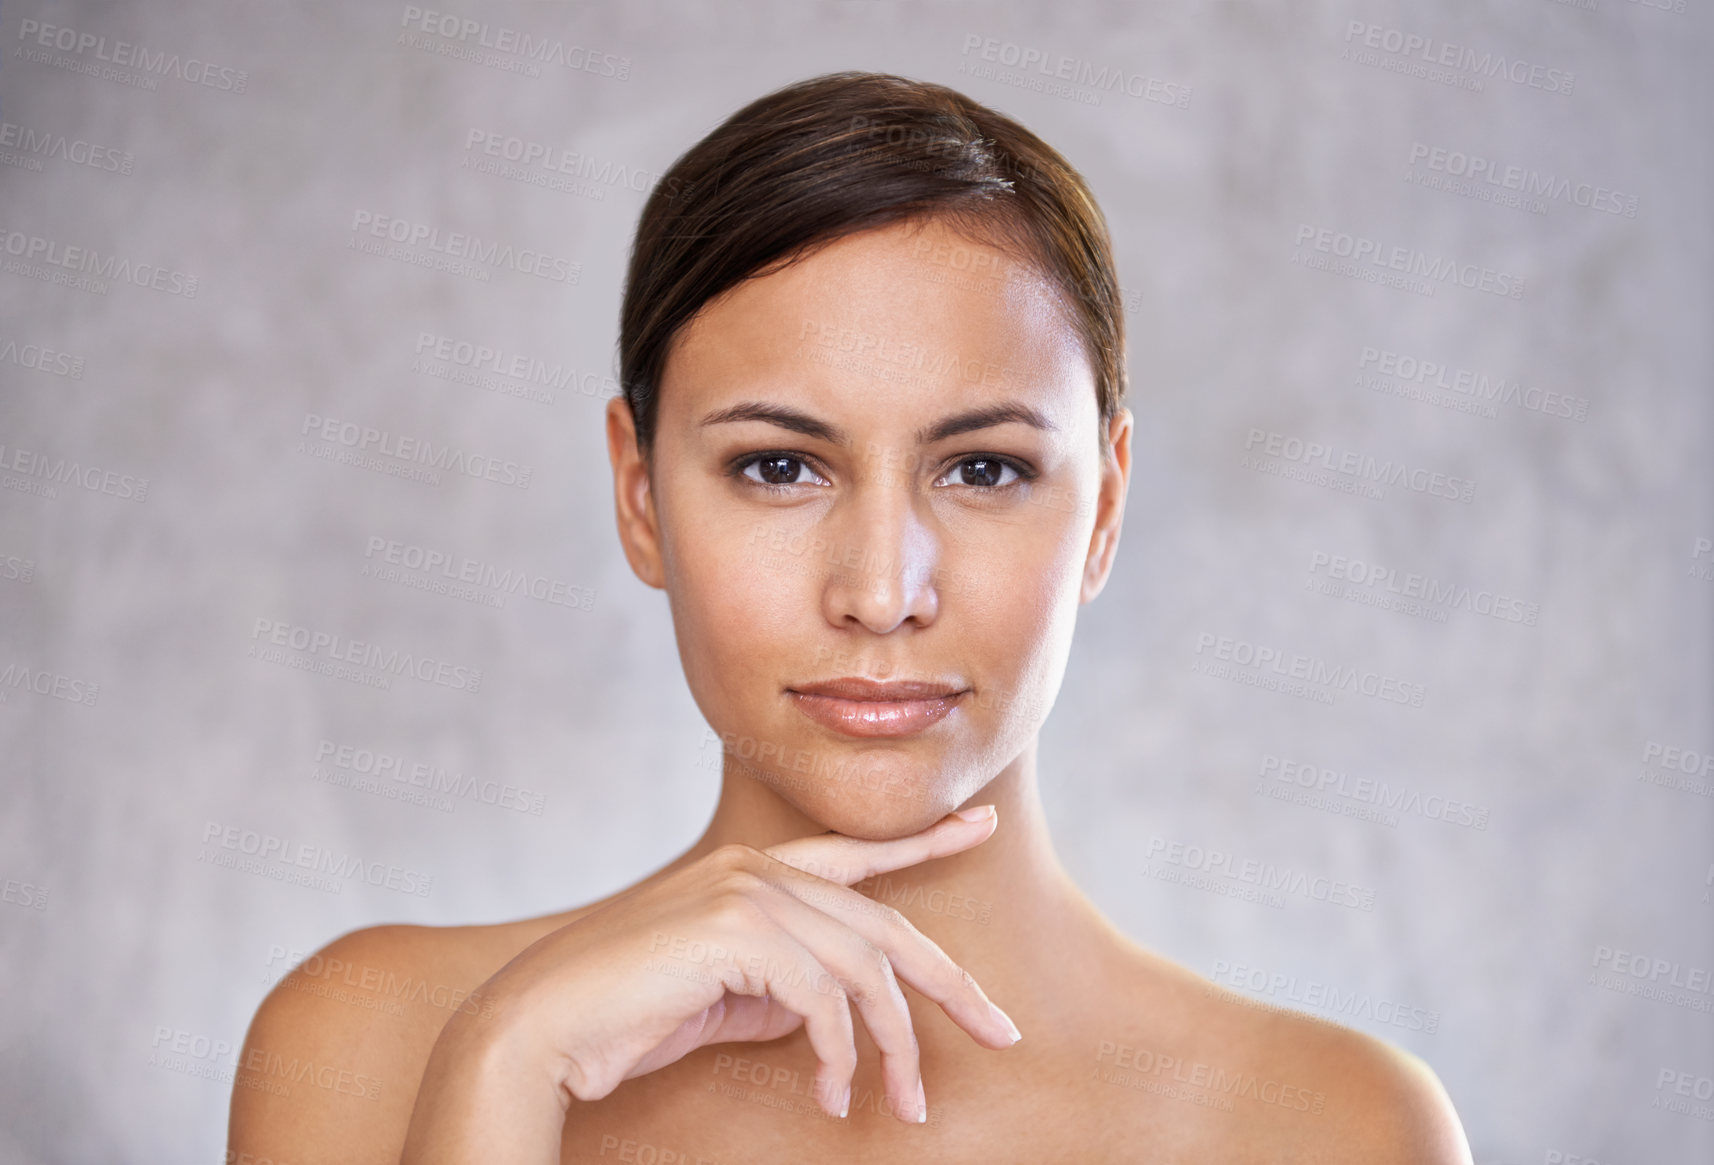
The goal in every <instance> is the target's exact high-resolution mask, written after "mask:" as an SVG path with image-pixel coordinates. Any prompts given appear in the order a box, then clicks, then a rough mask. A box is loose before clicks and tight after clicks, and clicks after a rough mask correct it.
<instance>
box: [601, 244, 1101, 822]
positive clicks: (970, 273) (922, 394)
mask: <svg viewBox="0 0 1714 1165" xmlns="http://www.w3.org/2000/svg"><path fill="white" fill-rule="evenodd" d="M658 400H659V405H658V413H657V420H656V429H655V433H656V436H655V445H654V450H653V455H652V458H651V459H650V460H651V462H652V466H645V465H644V463H643V462H642V461H641V460H640V459H639V457H638V455H637V452H636V445H635V436H634V431H633V429H632V425H631V418H630V414H629V411H628V410H627V409H626V407H625V405H624V402H623V401H622V400H618V399H616V400H613V401H610V402H609V406H608V441H609V450H610V452H611V454H612V456H613V461H614V471H615V483H616V487H617V494H618V508H619V524H620V533H621V538H622V540H623V541H624V543H625V549H626V556H627V558H628V559H629V561H630V562H631V565H632V568H633V569H634V570H636V572H637V573H638V575H639V577H641V578H642V579H643V581H645V582H647V583H649V584H650V585H652V586H661V587H664V588H665V589H666V591H667V596H668V600H669V602H670V605H671V608H672V615H673V625H674V628H675V631H676V633H677V637H678V647H679V654H680V656H681V657H682V659H683V662H684V670H685V676H686V678H687V680H688V681H689V684H690V689H691V692H692V694H693V695H694V696H695V698H696V702H697V704H698V706H699V707H700V708H701V709H702V712H703V715H704V716H706V717H707V719H708V722H709V724H710V725H711V726H712V727H713V728H714V730H715V731H716V732H718V733H719V734H720V736H721V738H722V740H723V741H724V743H725V750H726V752H727V753H729V754H732V755H733V756H735V757H736V758H737V759H738V760H739V761H740V762H741V763H742V765H743V767H744V768H745V770H746V771H748V772H749V774H750V775H751V776H754V777H755V778H757V779H759V780H761V781H763V782H764V783H766V784H767V785H768V786H769V787H770V788H772V789H773V790H774V791H775V792H776V793H777V794H778V795H779V796H780V797H782V798H784V799H785V800H786V801H787V802H788V803H790V804H791V805H793V806H795V807H796V808H797V809H798V810H800V811H801V812H803V813H804V814H806V815H807V816H809V817H810V818H812V819H814V820H816V821H818V822H821V823H822V824H824V825H825V826H826V827H828V828H830V829H834V830H838V831H839V832H842V833H846V834H850V835H853V836H858V837H868V838H881V837H896V836H902V835H904V834H907V833H911V832H914V831H916V830H918V829H920V828H923V827H924V826H926V825H928V824H929V823H931V822H933V821H934V820H936V819H937V818H939V817H941V816H943V815H944V814H946V813H947V812H949V811H951V810H952V809H954V808H956V807H958V806H959V805H960V804H962V803H963V802H965V801H966V800H968V799H969V798H970V797H972V796H974V795H975V794H976V793H977V792H979V791H980V790H981V789H982V787H983V786H984V785H985V784H987V783H988V782H989V781H990V780H992V779H993V778H994V777H995V776H996V775H998V774H999V773H1000V772H1001V770H1002V769H1004V768H1005V767H1006V766H1007V765H1008V764H1010V763H1012V762H1013V761H1014V760H1016V759H1017V758H1018V757H1019V756H1020V754H1021V753H1023V752H1024V751H1025V749H1026V748H1027V747H1028V746H1029V744H1030V743H1031V741H1032V739H1033V738H1034V736H1035V734H1036V732H1037V730H1038V729H1039V727H1040V726H1041V723H1042V721H1043V720H1044V719H1045V717H1046V715H1047V712H1048V709H1049V707H1050V706H1051V705H1052V703H1053V699H1054V696H1055V694H1056V693H1057V692H1058V689H1059V683H1060V679H1061V676H1062V675H1063V673H1064V669H1065V662H1066V657H1067V655H1068V653H1069V650H1070V645H1071V633H1072V628H1073V626H1074V624H1075V622H1076V616H1077V609H1078V606H1079V605H1080V603H1082V602H1086V601H1088V600H1089V599H1091V598H1093V597H1094V596H1095V594H1096V593H1097V592H1098V591H1099V590H1100V588H1101V586H1102V584H1103V582H1104V581H1105V579H1106V575H1107V572H1108V569H1109V568H1110V566H1111V563H1112V555H1113V550H1114V547H1115V545H1116V543H1117V538H1118V530H1119V520H1120V515H1121V512H1122V507H1123V497H1124V487H1125V481H1126V479H1127V477H1128V474H1129V468H1130V461H1129V425H1130V416H1129V413H1128V412H1121V414H1120V415H1119V416H1118V417H1117V418H1115V420H1114V422H1113V424H1112V426H1111V427H1110V429H1109V433H1110V436H1111V437H1112V446H1113V450H1112V452H1111V453H1109V454H1108V455H1106V456H1105V457H1103V455H1102V453H1101V450H1100V442H1099V433H1098V427H1099V424H1100V419H1099V414H1098V411H1097V409H1096V403H1095V386H1094V374H1093V372H1092V371H1091V368H1090V366H1089V362H1088V360H1087V358H1086V357H1085V355H1084V352H1083V348H1082V344H1081V341H1080V338H1079V335H1078V333H1077V332H1076V330H1075V329H1074V327H1073V325H1072V323H1071V321H1070V315H1069V309H1068V308H1066V307H1064V306H1063V305H1062V304H1061V302H1060V301H1059V300H1058V299H1057V298H1056V295H1055V293H1054V291H1053V290H1052V289H1051V288H1050V285H1049V284H1048V283H1047V281H1046V280H1045V279H1044V278H1042V277H1040V276H1038V275H1037V274H1036V273H1035V272H1034V270H1033V269H1032V268H1031V267H1030V266H1028V265H1026V264H1023V263H1019V262H1017V261H1015V260H1014V259H1012V258H1010V257H1008V256H1007V255H1006V254H1005V253H1003V252H1001V251H999V250H996V249H994V248H992V247H989V246H986V245H984V244H979V243H975V242H972V241H969V240H967V239H965V238H963V237H962V236H960V235H958V234H955V233H953V231H952V230H951V229H950V228H949V227H947V226H945V225H943V224H942V223H941V222H940V221H939V220H932V219H931V220H927V221H918V222H914V223H906V224H896V225H892V226H887V227H882V228H877V229H873V230H869V231H865V232H861V233H858V234H856V235H852V236H848V237H846V238H844V239H841V240H839V241H837V242H835V243H833V244H831V245H829V246H826V247H825V248H823V249H821V250H819V251H817V252H815V253H814V254H812V255H811V256H810V257H809V258H807V259H804V260H802V261H800V262H798V263H796V264H794V265H792V266H788V267H786V268H784V269H782V270H779V271H776V272H774V273H772V274H769V275H765V276H762V277H759V278H754V279H751V280H748V281H746V282H744V283H741V284H739V285H738V286H737V287H735V288H733V289H732V290H730V291H729V292H727V293H726V294H725V295H723V296H721V297H719V298H718V299H716V300H713V301H711V302H710V303H708V304H707V305H705V306H704V307H703V309H702V310H701V312H700V313H699V314H698V315H697V316H696V317H695V318H694V319H693V320H692V321H691V323H690V324H689V325H687V326H686V327H685V328H683V329H681V330H680V332H679V334H678V336H677V337H676V339H675V342H674V346H673V348H672V351H671V355H670V356H669V358H668V361H667V364H666V368H665V371H664V373H663V375H662V378H661V384H660V392H659V398H658ZM841 681H843V682H841Z"/></svg>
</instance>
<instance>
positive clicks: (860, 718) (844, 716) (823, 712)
mask: <svg viewBox="0 0 1714 1165" xmlns="http://www.w3.org/2000/svg"><path fill="white" fill-rule="evenodd" d="M969 690H970V689H968V688H964V687H960V686H959V685H957V684H951V683H943V682H940V681H935V680H885V681H883V680H871V679H865V678H863V677H861V676H843V677H841V678H839V679H834V680H821V681H819V682H816V683H810V684H799V685H798V686H797V687H795V688H787V689H786V693H787V694H788V695H790V696H791V697H792V699H793V701H794V702H795V703H796V704H797V707H798V711H800V712H802V713H803V714H804V715H805V716H807V717H809V718H810V719H811V720H814V721H815V722H816V723H817V724H820V725H821V726H822V727H824V728H829V729H831V730H833V731H834V732H838V733H840V734H842V735H845V736H914V735H916V734H917V733H919V732H922V731H924V730H925V729H927V728H928V727H929V726H930V725H932V724H935V723H938V722H939V721H941V720H943V719H945V718H946V716H947V715H949V714H950V713H951V712H952V710H953V709H954V708H956V707H957V706H958V701H959V698H960V697H961V696H963V695H964V694H965V693H966V692H968V691H969Z"/></svg>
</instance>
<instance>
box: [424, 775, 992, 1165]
mask: <svg viewBox="0 0 1714 1165" xmlns="http://www.w3.org/2000/svg"><path fill="white" fill-rule="evenodd" d="M995 825H996V818H995V815H994V809H993V807H992V806H982V807H981V808H979V809H972V810H964V811H961V813H955V814H952V815H950V816H948V817H945V818H943V819H942V820H940V821H938V822H936V823H935V824H934V825H931V826H929V827H928V828H927V829H924V830H923V831H921V832H920V833H915V834H912V835H910V836H909V837H902V838H896V839H894V840H890V841H865V840H861V839H858V838H850V837H844V836H841V835H839V834H833V833H827V834H821V835H819V836H816V837H805V838H799V839H797V840H795V841H788V842H783V843H781V844H780V845H775V846H769V847H768V848H767V849H765V850H759V849H754V848H752V847H750V846H746V845H728V846H723V847H721V848H720V849H717V850H715V851H714V852H712V853H710V854H708V855H706V856H705V857H703V858H701V859H699V860H697V861H695V862H693V863H691V864H690V865H688V866H685V867H683V868H682V869H679V870H676V871H674V872H673V873H671V874H669V875H667V876H666V877H663V878H661V879H660V880H659V881H657V882H654V883H652V884H650V885H647V886H642V887H639V888H637V889H635V890H633V891H631V892H629V893H627V894H624V895H622V896H620V897H618V898H616V899H614V900H613V901H612V902H609V903H607V904H606V905H604V906H602V907H601V908H600V909H598V910H594V911H591V912H590V913H588V914H585V915H583V916H581V917H579V918H577V919H576V920H574V921H572V922H570V923H567V924H566V925H565V926H563V927H561V928H560V929H559V930H556V931H554V932H553V933H551V934H549V935H547V936H545V937H543V938H542V939H540V940H538V941H537V942H535V943H533V944H532V945H530V946H529V947H527V948H525V949H524V950H523V951H522V952H521V953H519V955H518V956H517V957H516V958H514V959H513V960H512V961H511V962H510V963H508V964H506V966H504V967H502V968H501V969H500V970H499V971H498V972H496V973H495V974H494V975H493V976H492V977H490V978H489V979H488V981H487V982H486V983H484V984H483V985H482V987H481V988H480V989H479V994H480V995H481V997H482V999H483V1000H484V1002H485V1003H491V1004H493V1005H494V1011H493V1013H492V1014H491V1016H490V1017H489V1018H476V1017H473V1016H471V1015H469V1014H466V1013H462V1012H461V1013H459V1014H457V1015H455V1016H454V1017H453V1018H452V1019H451V1020H450V1021H449V1022H448V1023H447V1025H446V1028H445V1029H444V1030H443V1031H442V1033H441V1037H440V1040H439V1041H438V1042H437V1043H436V1045H435V1049H434V1052H433V1054H432V1055H431V1056H430V1058H429V1062H428V1065H427V1067H426V1069H425V1070H424V1073H423V1080H422V1084H421V1086H420V1087H419V1089H418V1092H417V1101H416V1108H415V1110H414V1111H413V1113H412V1116H411V1125H410V1131H409V1133H408V1135H407V1137H406V1141H405V1149H404V1155H403V1157H402V1159H401V1160H402V1162H404V1163H410V1165H419V1163H422V1162H429V1161H437V1162H438V1161H463V1160H467V1159H468V1160H475V1159H477V1157H478V1155H480V1156H481V1157H483V1158H485V1159H488V1160H494V1159H505V1160H529V1159H536V1160H542V1161H556V1160H558V1153H559V1143H560V1137H561V1135H562V1134H563V1127H564V1122H565V1116H566V1113H567V1111H568V1110H569V1109H570V1107H571V1106H572V1104H573V1103H574V1102H576V1101H589V1100H598V1099H600V1098H601V1097H604V1096H606V1095H608V1094H609V1093H610V1092H612V1091H613V1090H614V1089H615V1088H617V1087H618V1086H619V1084H620V1083H621V1082H622V1081H625V1080H628V1079H630V1078H631V1077H633V1076H641V1075H643V1074H644V1073H647V1072H653V1071H655V1070H656V1069H658V1068H662V1067H665V1066H666V1065H668V1064H671V1063H673V1062H675V1061H677V1060H679V1059H681V1058H682V1057H683V1056H685V1055H686V1054H687V1053H689V1052H691V1051H692V1050H694V1049H696V1048H699V1047H702V1046H703V1045H705V1044H713V1043H722V1042H727V1041H734V1040H753V1041H765V1040H773V1039H778V1038H779V1037H780V1036H783V1035H786V1034H788V1033H790V1032H793V1031H795V1030H797V1028H798V1026H799V1025H803V1026H804V1027H805V1028H806V1029H807V1031H808V1036H809V1042H810V1045H811V1046H812V1047H813V1048H814V1049H815V1054H816V1058H817V1060H818V1061H819V1067H818V1068H817V1071H816V1080H815V1096H816V1098H817V1100H818V1101H819V1103H820V1104H821V1106H822V1107H823V1108H824V1109H825V1110H826V1111H827V1112H829V1113H830V1114H832V1115H834V1116H844V1115H845V1114H846V1112H847V1111H848V1108H849V1104H850V1097H851V1080H852V1075H853V1073H854V1072H855V1070H856V1063H857V1052H856V1045H855V1042H854V1039H853V1028H852V1023H851V1004H852V1003H855V1004H856V1006H857V1009H858V1011H859V1012H860V1013H861V1014H862V1016H863V1023H864V1026H865V1027H866V1028H867V1029H868V1031H869V1034H870V1036H871V1037H872V1038H873V1039H874V1041H875V1044H876V1046H877V1047H878V1048H879V1049H880V1053H881V1071H882V1077H883V1079H884V1081H885V1087H886V1095H887V1096H888V1098H889V1099H890V1100H891V1102H892V1105H893V1111H894V1113H895V1114H897V1115H898V1116H899V1118H900V1119H902V1120H906V1121H923V1120H926V1119H927V1106H926V1103H925V1100H924V1096H923V1087H922V1077H921V1074H920V1072H919V1070H918V1064H917V1041H916V1035H915V1033H914V1032H913V1031H912V1029H911V1018H910V1011H909V1009H908V1008H907V1007H906V1005H905V999H904V996H903V994H902V993H901V992H900V990H899V984H898V981H899V980H903V981H904V982H906V983H909V984H910V985H911V986H912V987H914V988H916V990H918V991H920V992H921V993H922V994H923V995H925V996H927V997H928V998H929V999H931V1000H933V1001H934V1002H935V1003H937V1004H939V1005H940V1007H941V1009H942V1010H944V1011H945V1012H946V1014H947V1015H948V1016H949V1017H950V1018H951V1019H952V1021H953V1022H954V1023H956V1024H957V1025H958V1026H959V1027H962V1028H963V1029H964V1030H965V1031H967V1032H969V1033H970V1035H971V1037H972V1038H974V1039H975V1040H976V1041H977V1042H978V1043H980V1044H983V1045H984V1046H986V1047H990V1048H1005V1047H1010V1046H1011V1045H1012V1044H1013V1043H1015V1042H1016V1041H1017V1039H1018V1033H1017V1028H1016V1027H1015V1026H1014V1025H1013V1024H1012V1021H1011V1020H1010V1019H1009V1018H1007V1016H1006V1014H1005V1013H1004V1012H1002V1011H1001V1010H1000V1009H999V1008H998V1007H995V1006H994V1005H993V1004H992V1003H990V1002H989V1001H988V997H987V996H986V995H984V994H983V992H982V989H981V988H980V987H978V986H977V985H976V981H975V980H974V979H973V978H971V976H970V975H969V974H968V973H967V972H966V971H964V969H963V968H961V967H959V966H958V965H957V964H956V963H954V962H953V961H952V960H951V959H950V958H948V957H947V955H946V953H945V952H944V951H942V950H941V949H940V948H939V947H938V946H936V945H935V944H934V943H933V942H932V941H930V940H929V939H928V938H927V937H925V936H924V935H923V934H922V933H921V932H920V931H918V930H917V929H916V928H915V927H914V926H912V925H911V924H910V922H909V921H907V920H906V919H905V918H904V916H903V915H901V914H900V913H899V912H898V911H896V910H894V909H892V908H891V907H888V906H883V905H881V904H880V903H877V902H875V901H873V900H871V899H869V898H865V897H864V896H863V895H861V894H859V893H857V891H855V890H852V889H850V888H849V887H850V886H851V885H852V884H853V883H855V882H859V881H862V880H863V879H864V878H868V877H870V876H872V875H874V874H879V873H885V872H887V871H890V870H897V869H902V868H904V867H907V866H914V865H916V864H918V863H919V862H924V861H928V860H930V859H932V858H939V857H945V856H947V855H948V854H954V853H958V852H959V851H961V850H966V849H969V848H971V847H972V846H976V845H979V844H981V843H982V842H984V841H986V840H987V839H988V838H989V837H990V836H992V834H993V832H994V828H995ZM484 1011H485V1012H486V1011H487V1008H486V1007H485V1008H484ZM501 1150H506V1152H502V1151H501ZM507 1153H511V1154H515V1155H507Z"/></svg>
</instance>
